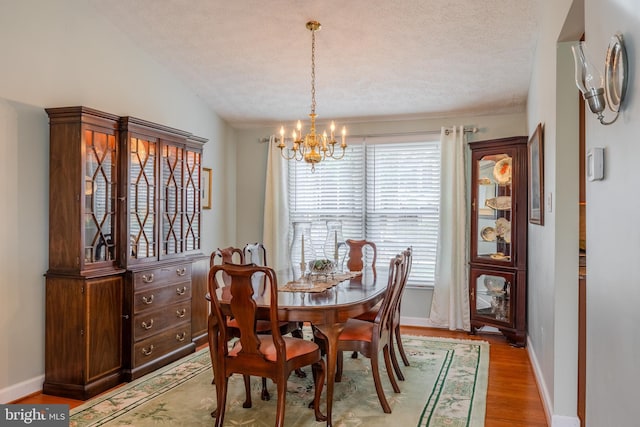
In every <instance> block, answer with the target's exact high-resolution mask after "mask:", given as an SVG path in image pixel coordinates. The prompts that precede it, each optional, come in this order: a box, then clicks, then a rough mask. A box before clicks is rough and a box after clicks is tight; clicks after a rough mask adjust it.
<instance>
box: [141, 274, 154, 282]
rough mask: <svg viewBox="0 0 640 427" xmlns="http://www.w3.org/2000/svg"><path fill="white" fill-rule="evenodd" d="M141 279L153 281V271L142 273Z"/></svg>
mask: <svg viewBox="0 0 640 427" xmlns="http://www.w3.org/2000/svg"><path fill="white" fill-rule="evenodd" d="M142 280H143V281H144V283H151V282H153V273H151V274H149V275H148V276H147V275H146V274H143V275H142Z"/></svg>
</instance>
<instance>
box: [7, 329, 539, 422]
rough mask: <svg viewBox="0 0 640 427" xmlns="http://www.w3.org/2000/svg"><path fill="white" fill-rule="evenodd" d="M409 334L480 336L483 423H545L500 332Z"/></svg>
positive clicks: (520, 355) (528, 376)
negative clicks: (485, 355)
mask: <svg viewBox="0 0 640 427" xmlns="http://www.w3.org/2000/svg"><path fill="white" fill-rule="evenodd" d="M402 331H403V332H404V333H407V334H411V335H423V336H434V337H448V338H459V339H481V340H485V341H488V342H489V343H490V350H489V351H490V357H489V387H488V390H487V412H486V418H485V427H515V426H523V427H525V426H526V427H548V424H547V421H546V417H545V413H544V408H543V407H542V401H541V399H540V395H539V393H538V387H537V384H536V380H535V376H534V373H533V368H532V367H531V364H530V362H529V356H528V354H527V350H526V349H523V348H515V347H511V346H510V345H509V344H508V343H507V342H506V340H505V339H504V337H503V336H502V335H498V334H481V335H476V336H474V335H468V334H467V333H465V332H451V331H446V330H442V329H429V328H418V327H403V328H402ZM12 403H66V404H68V405H69V406H70V407H71V408H74V407H76V406H78V405H80V404H82V403H83V402H82V401H79V400H73V399H65V398H60V397H55V396H48V395H44V394H42V393H37V394H34V395H32V396H29V397H26V398H24V399H20V400H18V401H16V402H12Z"/></svg>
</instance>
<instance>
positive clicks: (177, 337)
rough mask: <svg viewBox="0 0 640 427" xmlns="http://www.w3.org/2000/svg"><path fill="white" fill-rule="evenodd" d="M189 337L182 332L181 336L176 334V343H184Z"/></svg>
mask: <svg viewBox="0 0 640 427" xmlns="http://www.w3.org/2000/svg"><path fill="white" fill-rule="evenodd" d="M186 337H187V333H186V332H182V333H179V334H176V341H184V339H185V338H186Z"/></svg>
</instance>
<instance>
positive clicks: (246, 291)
mask: <svg viewBox="0 0 640 427" xmlns="http://www.w3.org/2000/svg"><path fill="white" fill-rule="evenodd" d="M258 273H260V274H262V275H264V277H265V280H266V281H267V284H268V286H267V290H266V291H267V292H270V301H271V305H270V310H269V314H270V322H271V335H272V336H273V341H274V343H275V347H276V353H277V357H278V359H279V360H284V357H285V345H284V340H283V339H282V335H281V334H280V330H279V327H278V325H279V322H278V281H277V278H276V274H275V272H274V271H273V269H271V268H269V267H262V266H257V265H255V264H243V265H240V264H228V263H227V264H222V265H215V266H213V267H212V268H211V269H210V270H209V293H210V294H211V312H212V313H213V314H214V315H215V317H216V319H217V321H218V324H222V325H224V324H225V319H226V316H230V317H233V318H234V319H236V321H237V323H238V328H237V329H238V330H237V331H234V334H235V336H239V339H240V345H241V346H242V351H241V352H239V353H238V354H237V356H236V357H237V359H236V362H234V363H240V364H241V363H242V359H246V360H247V361H248V362H247V363H253V362H250V360H251V359H252V358H253V359H255V358H256V356H259V358H260V359H262V358H263V356H264V355H263V353H262V352H261V351H260V349H259V343H260V339H259V338H258V332H257V330H256V323H257V320H258V316H257V305H256V303H255V301H254V299H253V296H254V288H253V284H252V277H253V276H254V275H255V274H258ZM224 275H226V276H228V277H229V278H230V279H231V280H230V283H229V284H228V285H226V286H224V287H223V289H222V291H221V292H224V295H225V296H226V297H229V298H230V304H229V306H230V312H227V313H223V312H222V309H221V306H220V299H219V296H218V294H217V292H216V290H217V289H218V281H219V280H224V279H223V277H222V276H224ZM228 334H229V331H227V328H220V330H219V335H218V339H219V341H218V342H219V343H220V344H219V346H218V349H222V350H223V352H224V354H223V355H224V356H226V355H227V354H228V348H227V346H226V345H224V343H227V342H228V340H229V339H230V338H231V337H230V336H229V335H228ZM234 359H235V358H234Z"/></svg>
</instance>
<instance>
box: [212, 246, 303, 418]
mask: <svg viewBox="0 0 640 427" xmlns="http://www.w3.org/2000/svg"><path fill="white" fill-rule="evenodd" d="M245 261H247V263H253V264H256V265H259V266H266V265H267V251H266V249H265V247H264V245H263V244H262V243H254V244H248V245H245V247H244V248H243V249H240V248H236V247H233V246H229V247H227V248H224V249H220V248H218V249H216V250H215V251H214V252H213V253H212V254H211V256H210V259H209V266H210V267H213V266H215V265H222V264H225V263H231V264H245ZM221 274H222V283H223V285H224V286H228V285H229V283H230V282H231V278H230V277H229V276H228V275H227V274H226V273H224V272H222V273H221ZM252 284H253V285H254V290H255V291H256V292H259V293H263V292H264V291H265V279H264V277H263V276H261V275H259V274H256V275H255V276H254V277H253V278H252ZM212 321H213V313H210V314H209V322H212ZM226 325H227V328H230V331H229V332H230V334H229V335H230V336H235V335H237V334H238V333H239V332H238V322H237V320H236V319H234V318H233V317H229V318H227V322H226ZM256 329H257V331H258V333H260V334H269V333H271V323H270V322H269V321H266V320H258V321H257V325H256ZM280 333H281V334H288V333H291V334H292V335H293V336H295V337H296V338H302V329H300V327H299V326H298V323H297V322H286V321H282V322H280ZM209 338H210V339H209V350H210V351H212V348H213V346H212V345H211V339H212V338H211V335H210V337H209ZM211 361H212V363H213V361H214V356H213V355H212V356H211ZM296 375H297V376H298V377H300V378H305V377H306V376H307V374H306V373H305V372H304V371H302V370H301V369H299V370H296ZM213 381H214V382H215V373H214V379H213ZM260 398H261V399H262V400H270V399H271V395H270V394H269V390H268V388H267V380H266V378H262V392H261V394H260ZM247 399H249V397H247ZM248 404H249V405H250V403H248ZM245 405H247V403H246V402H245Z"/></svg>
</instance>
